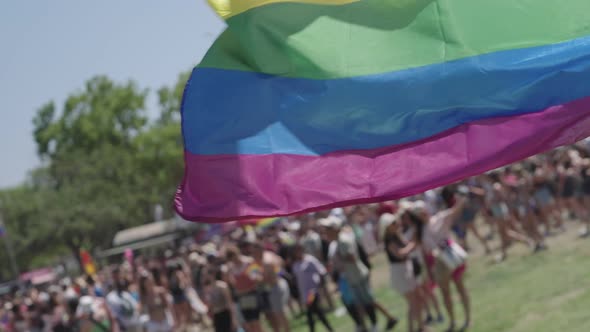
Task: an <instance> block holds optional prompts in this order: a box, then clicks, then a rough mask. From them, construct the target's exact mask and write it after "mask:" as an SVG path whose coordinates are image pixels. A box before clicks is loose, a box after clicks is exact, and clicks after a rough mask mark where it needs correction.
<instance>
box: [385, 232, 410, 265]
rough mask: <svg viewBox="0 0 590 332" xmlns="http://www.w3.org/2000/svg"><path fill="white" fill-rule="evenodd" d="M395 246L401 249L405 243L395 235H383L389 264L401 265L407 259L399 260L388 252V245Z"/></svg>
mask: <svg viewBox="0 0 590 332" xmlns="http://www.w3.org/2000/svg"><path fill="white" fill-rule="evenodd" d="M392 243H393V244H395V245H396V246H397V247H399V248H403V247H405V246H406V243H405V242H404V241H403V240H402V239H400V238H399V236H397V235H389V234H387V235H385V252H386V253H387V258H388V259H389V262H390V263H403V262H405V261H406V260H407V258H403V259H400V258H399V257H397V256H395V255H394V254H392V253H391V252H389V245H390V244H392Z"/></svg>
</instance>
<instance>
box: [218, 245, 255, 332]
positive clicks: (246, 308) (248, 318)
mask: <svg viewBox="0 0 590 332" xmlns="http://www.w3.org/2000/svg"><path fill="white" fill-rule="evenodd" d="M225 250H226V261H227V264H228V281H229V284H230V285H231V287H233V289H234V291H235V295H236V297H237V304H238V306H239V308H240V311H241V315H242V317H243V319H244V321H245V322H244V328H245V329H246V331H247V332H262V331H264V328H263V327H262V324H261V323H260V314H261V309H262V308H261V301H260V296H259V293H258V287H259V285H260V284H261V283H262V281H263V272H262V267H261V266H259V265H258V264H256V262H255V261H254V259H253V258H251V257H248V256H245V255H243V254H242V253H241V252H240V251H239V249H238V248H237V247H235V246H231V245H230V246H228V247H227V248H226V249H225Z"/></svg>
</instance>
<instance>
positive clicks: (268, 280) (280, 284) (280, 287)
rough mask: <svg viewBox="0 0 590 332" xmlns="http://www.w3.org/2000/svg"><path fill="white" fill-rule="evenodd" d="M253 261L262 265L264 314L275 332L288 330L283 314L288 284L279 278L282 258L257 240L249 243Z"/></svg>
mask: <svg viewBox="0 0 590 332" xmlns="http://www.w3.org/2000/svg"><path fill="white" fill-rule="evenodd" d="M251 250H252V257H253V258H254V261H255V262H256V263H257V264H258V265H260V266H261V267H262V274H263V280H262V284H261V287H262V288H263V296H265V297H266V298H265V301H266V302H267V307H266V308H265V314H266V316H267V319H268V321H269V323H270V325H271V327H272V328H273V331H276V332H283V331H285V332H289V330H290V329H289V321H288V319H287V316H286V314H285V308H286V306H287V302H288V301H289V297H290V295H289V285H288V284H287V281H286V280H285V279H283V278H281V273H282V271H283V265H284V264H283V260H282V259H281V257H280V256H279V255H277V254H275V253H273V252H272V251H268V250H265V248H264V247H263V246H262V244H260V243H259V242H254V243H252V245H251Z"/></svg>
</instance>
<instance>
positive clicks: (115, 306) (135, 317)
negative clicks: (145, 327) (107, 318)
mask: <svg viewBox="0 0 590 332" xmlns="http://www.w3.org/2000/svg"><path fill="white" fill-rule="evenodd" d="M112 279H113V282H114V288H113V290H112V291H110V292H109V293H108V294H107V297H106V303H107V306H108V308H109V310H110V311H111V313H112V314H113V316H114V318H115V320H116V322H117V325H118V327H119V329H120V330H122V331H127V332H139V331H142V324H141V320H140V311H139V303H138V302H137V300H136V299H135V298H134V297H133V296H132V295H131V293H130V292H129V291H128V290H127V287H128V281H127V280H126V279H125V277H124V275H123V273H122V271H121V270H119V269H118V268H116V269H114V270H113V273H112Z"/></svg>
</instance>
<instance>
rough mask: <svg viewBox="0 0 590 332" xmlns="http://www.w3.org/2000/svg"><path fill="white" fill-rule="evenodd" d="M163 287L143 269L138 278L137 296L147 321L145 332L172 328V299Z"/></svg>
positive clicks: (159, 331)
mask: <svg viewBox="0 0 590 332" xmlns="http://www.w3.org/2000/svg"><path fill="white" fill-rule="evenodd" d="M170 297H171V296H170V295H169V293H168V292H167V291H166V289H165V288H164V287H162V286H161V285H158V284H157V283H156V282H155V281H154V277H153V274H152V273H150V272H148V271H143V272H142V274H141V276H140V279H139V298H140V303H141V307H142V309H143V311H144V313H146V314H147V322H146V323H145V325H144V330H145V331H146V332H170V331H172V330H173V328H174V322H173V319H172V312H173V311H174V309H173V307H172V301H171V299H170Z"/></svg>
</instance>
